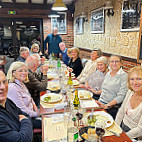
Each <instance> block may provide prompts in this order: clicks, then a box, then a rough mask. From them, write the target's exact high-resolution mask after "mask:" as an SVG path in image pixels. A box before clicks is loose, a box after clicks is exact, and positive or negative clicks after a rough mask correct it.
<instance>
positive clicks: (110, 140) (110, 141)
mask: <svg viewBox="0 0 142 142" xmlns="http://www.w3.org/2000/svg"><path fill="white" fill-rule="evenodd" d="M45 93H46V92H41V96H42V95H44V94H45ZM94 111H105V110H103V109H94ZM63 113H64V109H60V110H56V109H54V108H43V107H42V105H40V114H41V116H42V142H47V141H46V140H45V129H44V128H45V124H44V119H46V118H50V117H52V116H54V115H56V114H63ZM46 131H47V132H48V131H50V129H49V130H48V129H46ZM55 137H56V135H55ZM102 142H132V140H131V139H130V138H129V137H128V136H127V135H126V133H125V132H124V131H122V133H121V134H120V137H117V136H115V135H111V136H104V137H102Z"/></svg>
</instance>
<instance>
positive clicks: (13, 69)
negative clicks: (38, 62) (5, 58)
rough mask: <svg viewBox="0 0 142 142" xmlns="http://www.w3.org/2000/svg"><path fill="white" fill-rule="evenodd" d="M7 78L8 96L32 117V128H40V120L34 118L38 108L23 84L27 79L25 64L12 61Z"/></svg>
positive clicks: (37, 113) (36, 115) (37, 114)
mask: <svg viewBox="0 0 142 142" xmlns="http://www.w3.org/2000/svg"><path fill="white" fill-rule="evenodd" d="M7 79H8V80H9V82H10V83H9V85H8V86H9V89H8V94H7V96H8V98H9V99H11V100H12V101H13V102H14V103H15V104H16V106H17V107H19V108H20V109H21V110H22V111H23V112H25V113H27V114H28V115H29V116H30V117H31V118H32V123H33V128H41V121H40V120H37V119H36V117H38V116H39V111H38V108H37V106H36V104H35V102H34V101H33V99H32V97H31V94H30V93H29V91H28V89H27V87H26V86H25V84H24V83H26V82H28V81H29V79H28V67H27V65H26V64H25V63H23V62H13V63H12V64H11V66H10V68H9V70H8V73H7Z"/></svg>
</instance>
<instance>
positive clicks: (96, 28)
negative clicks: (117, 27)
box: [91, 8, 104, 33]
mask: <svg viewBox="0 0 142 142" xmlns="http://www.w3.org/2000/svg"><path fill="white" fill-rule="evenodd" d="M91 33H104V8H99V9H96V10H94V11H92V12H91Z"/></svg>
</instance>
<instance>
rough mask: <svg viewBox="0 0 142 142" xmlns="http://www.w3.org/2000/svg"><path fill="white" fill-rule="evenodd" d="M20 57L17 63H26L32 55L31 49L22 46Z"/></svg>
mask: <svg viewBox="0 0 142 142" xmlns="http://www.w3.org/2000/svg"><path fill="white" fill-rule="evenodd" d="M19 53H20V55H19V57H18V58H17V61H21V62H25V60H26V58H27V57H28V56H29V55H30V52H29V48H28V47H25V46H22V47H20V51H19Z"/></svg>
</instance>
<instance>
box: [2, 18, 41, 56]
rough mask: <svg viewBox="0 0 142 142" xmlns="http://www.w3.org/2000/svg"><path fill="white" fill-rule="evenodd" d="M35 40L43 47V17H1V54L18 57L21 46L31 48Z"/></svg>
mask: <svg viewBox="0 0 142 142" xmlns="http://www.w3.org/2000/svg"><path fill="white" fill-rule="evenodd" d="M35 40H36V41H37V42H38V43H39V45H40V47H43V20H42V19H41V18H30V19H28V18H12V19H10V18H0V55H8V56H12V57H14V58H17V56H18V55H19V48H20V46H27V47H29V49H30V47H31V44H32V43H33V41H35ZM41 50H42V49H41Z"/></svg>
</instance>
